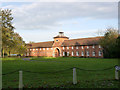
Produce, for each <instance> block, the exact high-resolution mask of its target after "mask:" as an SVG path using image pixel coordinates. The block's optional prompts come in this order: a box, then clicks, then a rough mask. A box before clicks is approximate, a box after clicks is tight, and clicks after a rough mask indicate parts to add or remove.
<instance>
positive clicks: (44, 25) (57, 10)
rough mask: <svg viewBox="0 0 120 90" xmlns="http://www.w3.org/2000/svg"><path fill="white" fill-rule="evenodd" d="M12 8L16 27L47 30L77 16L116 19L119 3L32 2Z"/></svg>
mask: <svg viewBox="0 0 120 90" xmlns="http://www.w3.org/2000/svg"><path fill="white" fill-rule="evenodd" d="M3 8H12V9H13V15H14V23H15V27H16V28H19V29H24V30H25V29H26V30H33V29H39V30H45V29H53V28H57V27H60V26H61V24H60V22H64V20H70V19H77V18H91V19H116V18H117V3H81V2H80V3H42V2H41V3H38V2H37V3H32V4H29V5H28V4H27V5H21V6H20V7H18V6H12V5H10V6H7V7H3Z"/></svg>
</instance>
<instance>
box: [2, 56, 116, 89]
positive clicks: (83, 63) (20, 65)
mask: <svg viewBox="0 0 120 90" xmlns="http://www.w3.org/2000/svg"><path fill="white" fill-rule="evenodd" d="M30 60H32V61H27V60H26V61H25V60H22V59H21V58H4V59H2V67H3V68H2V69H3V74H5V73H8V72H12V71H15V70H19V69H22V70H23V83H24V88H32V87H34V88H41V87H45V88H46V87H47V88H54V87H60V88H64V87H65V88H117V87H118V81H115V80H114V77H115V76H114V68H113V69H111V70H106V71H81V70H78V69H77V80H78V84H77V85H73V84H72V69H70V70H66V71H64V72H57V73H54V72H56V71H60V70H65V69H69V68H73V67H78V68H82V69H92V70H93V69H95V70H96V69H97V70H99V69H104V68H108V67H111V66H115V65H117V64H118V60H117V59H100V58H72V57H64V58H63V57H59V58H52V57H49V58H48V57H39V58H38V57H31V58H30ZM25 70H26V71H31V72H39V73H30V72H24V71H25ZM18 76H19V74H18V72H15V73H13V74H8V75H4V76H3V77H2V79H3V83H2V85H3V88H8V87H9V88H18V82H19V77H18Z"/></svg>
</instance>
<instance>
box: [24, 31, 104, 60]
mask: <svg viewBox="0 0 120 90" xmlns="http://www.w3.org/2000/svg"><path fill="white" fill-rule="evenodd" d="M100 38H102V37H92V38H80V39H69V37H66V36H64V33H63V32H59V35H58V36H56V37H54V41H49V42H40V43H32V44H27V48H28V49H27V53H26V56H47V57H59V56H60V57H62V56H73V57H97V58H102V57H103V52H102V47H101V46H100V45H99V39H100Z"/></svg>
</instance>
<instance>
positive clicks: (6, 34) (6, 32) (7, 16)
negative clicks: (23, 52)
mask: <svg viewBox="0 0 120 90" xmlns="http://www.w3.org/2000/svg"><path fill="white" fill-rule="evenodd" d="M11 15H12V13H11V10H9V9H7V10H2V55H3V57H4V53H5V51H6V50H5V49H7V48H8V47H9V45H10V43H11V38H12V34H13V33H14V31H13V30H14V29H15V28H14V27H13V26H12V20H13V17H12V16H11Z"/></svg>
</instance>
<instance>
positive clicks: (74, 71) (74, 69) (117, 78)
mask: <svg viewBox="0 0 120 90" xmlns="http://www.w3.org/2000/svg"><path fill="white" fill-rule="evenodd" d="M113 68H115V80H119V75H118V72H119V71H120V66H118V65H116V66H112V67H109V68H105V69H99V70H90V69H82V68H78V67H73V68H69V69H65V70H60V71H55V72H47V73H58V72H64V71H68V70H73V84H77V74H76V73H77V72H76V69H78V70H82V71H92V72H97V71H106V70H110V69H113ZM15 72H19V90H22V89H23V72H28V73H38V74H43V73H44V72H32V71H27V70H15V71H12V72H9V73H5V74H2V75H8V74H13V73H15Z"/></svg>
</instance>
